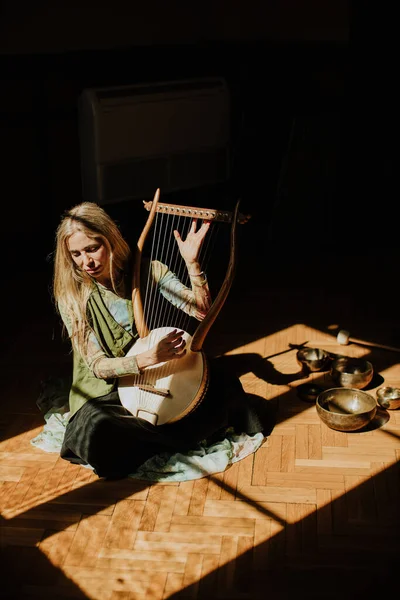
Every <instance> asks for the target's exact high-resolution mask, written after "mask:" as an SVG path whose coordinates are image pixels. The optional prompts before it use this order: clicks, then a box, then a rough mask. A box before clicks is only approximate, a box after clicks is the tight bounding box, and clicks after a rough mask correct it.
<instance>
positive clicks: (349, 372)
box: [330, 356, 374, 390]
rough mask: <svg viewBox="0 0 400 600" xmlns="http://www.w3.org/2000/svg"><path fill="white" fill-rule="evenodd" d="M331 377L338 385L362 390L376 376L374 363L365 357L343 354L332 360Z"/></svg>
mask: <svg viewBox="0 0 400 600" xmlns="http://www.w3.org/2000/svg"><path fill="white" fill-rule="evenodd" d="M330 372H331V378H332V380H333V382H334V383H335V384H336V385H337V386H341V387H347V388H356V389H358V390H362V389H364V388H365V387H367V385H368V384H369V383H370V381H371V380H372V377H373V376H374V368H373V366H372V363H370V362H369V361H368V360H365V359H364V358H350V357H348V356H341V357H340V358H336V359H335V360H334V361H332V364H331V370H330Z"/></svg>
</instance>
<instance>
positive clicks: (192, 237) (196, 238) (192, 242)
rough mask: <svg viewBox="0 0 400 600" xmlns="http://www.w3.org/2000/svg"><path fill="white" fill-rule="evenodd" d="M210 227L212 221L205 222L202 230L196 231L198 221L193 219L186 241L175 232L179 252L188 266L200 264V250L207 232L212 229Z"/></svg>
mask: <svg viewBox="0 0 400 600" xmlns="http://www.w3.org/2000/svg"><path fill="white" fill-rule="evenodd" d="M210 225H211V222H210V221H203V223H202V225H201V227H200V229H199V230H198V231H196V228H197V219H193V221H192V225H191V227H190V229H189V232H188V234H187V236H186V239H185V240H182V238H181V236H180V233H179V231H177V230H175V231H174V237H175V239H176V241H177V244H178V247H179V252H180V253H181V255H182V258H183V260H184V261H185V262H186V264H187V265H190V264H192V263H195V262H198V258H199V253H200V248H201V245H202V243H203V241H204V238H205V236H206V233H207V231H208V230H209V229H210Z"/></svg>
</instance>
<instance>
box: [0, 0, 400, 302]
mask: <svg viewBox="0 0 400 600" xmlns="http://www.w3.org/2000/svg"><path fill="white" fill-rule="evenodd" d="M385 11H386V12H385ZM371 24H372V25H373V27H372V28H371ZM394 25H395V20H394V17H393V15H391V14H389V13H388V11H387V9H384V8H383V9H382V8H380V9H379V12H378V9H375V12H374V11H373V10H372V9H368V7H365V6H363V5H362V3H360V4H357V3H348V2H345V1H342V0H330V1H325V2H319V1H318V0H314V1H311V0H310V1H305V2H296V1H295V0H285V1H280V2H278V1H273V2H266V1H264V2H261V1H258V2H256V1H251V0H248V1H246V2H235V1H221V2H202V3H191V2H147V3H144V4H143V3H135V2H130V3H128V2H113V3H104V4H102V5H101V6H99V4H98V3H96V2H81V3H79V5H78V3H77V4H76V6H73V5H72V3H71V2H56V3H50V2H49V1H38V2H34V3H29V4H28V3H23V2H18V1H12V0H6V1H3V3H2V18H1V30H0V33H1V56H0V61H1V94H0V127H1V143H2V150H3V159H2V162H1V165H2V172H1V183H2V194H1V198H2V201H1V207H2V237H1V245H2V256H3V265H4V266H5V270H6V275H5V280H6V281H10V282H13V283H14V284H15V283H16V282H18V283H19V284H21V281H24V280H25V281H28V280H27V279H26V277H28V278H29V277H30V278H31V279H33V280H34V281H35V282H37V285H35V286H34V288H35V290H34V294H43V303H44V305H45V304H46V302H47V301H48V289H47V284H48V282H49V281H50V279H51V257H49V255H50V254H51V252H52V250H53V241H54V230H55V227H56V226H57V224H58V221H59V218H60V215H61V214H62V212H63V211H64V210H65V209H67V208H69V207H71V206H73V205H74V204H76V203H78V202H80V201H81V199H82V198H81V173H80V153H79V137H78V113H77V101H78V97H79V95H80V93H81V91H82V90H83V89H84V88H85V87H92V86H93V87H94V86H112V85H127V84H134V83H141V82H145V81H146V82H148V81H160V80H176V79H187V78H196V77H209V76H214V75H215V76H222V77H224V78H225V79H226V81H227V82H228V85H229V87H230V90H231V94H232V106H233V112H232V138H233V141H234V165H233V172H232V180H231V181H230V182H229V194H231V195H232V204H233V202H234V200H235V199H236V198H237V197H241V198H242V210H243V212H249V213H251V214H252V219H251V221H250V222H249V224H247V225H246V226H245V229H244V230H243V233H242V234H241V235H242V239H241V254H240V256H241V263H240V265H239V267H240V266H242V269H243V272H244V271H245V272H246V274H248V273H249V272H250V273H251V274H252V275H253V274H254V276H255V277H256V278H257V279H258V280H260V279H261V280H263V281H266V280H267V279H268V278H271V277H272V275H271V274H275V275H277V276H282V277H292V276H293V277H294V278H295V279H296V278H297V279H298V280H299V281H300V280H301V279H303V280H304V279H305V283H304V285H309V283H310V274H311V275H312V276H314V275H315V278H316V279H317V280H318V281H325V282H326V281H328V285H332V286H335V285H336V284H338V283H339V285H340V284H341V283H342V281H345V284H346V285H348V284H350V285H352V284H355V285H357V286H361V285H367V286H368V289H369V290H373V292H374V293H375V290H377V289H379V286H382V285H383V286H385V288H386V289H387V288H388V287H390V286H391V285H394V283H392V282H391V281H390V280H389V279H388V278H389V277H394V278H395V279H396V278H397V272H396V273H395V272H394V266H395V265H397V260H398V239H397V238H398V220H397V216H396V205H397V203H398V201H397V199H396V195H398V192H397V177H396V178H395V172H394V157H395V156H396V149H397V133H396V123H397V111H398V106H397V92H395V89H396V76H395V72H396V71H395V69H394V52H393V45H394V39H395V36H394V35H392V33H391V32H392V31H393V30H394ZM154 185H155V187H157V182H154ZM205 193H206V190H205ZM109 210H110V212H111V213H112V214H113V216H115V217H116V218H117V219H118V220H119V222H121V223H123V226H124V227H127V223H129V220H130V219H132V221H133V222H135V223H136V222H137V218H138V215H140V217H139V218H142V213H141V212H140V209H138V207H137V204H132V203H130V202H126V203H123V204H120V205H113V206H110V208H109ZM250 265H251V266H254V270H251V269H250V270H249V267H250ZM289 265H290V267H291V271H290V273H289V272H288V271H286V269H287V268H288V266H289ZM240 273H241V271H240V270H239V276H240ZM38 277H41V278H42V279H41V280H40V282H39V281H38V279H37V278H38ZM343 278H344V279H343ZM29 281H30V280H29ZM43 282H44V284H45V285H43ZM21 285H22V284H21ZM43 290H45V292H44V293H43ZM380 296H381V294H380ZM7 297H12V292H11V293H10V295H7ZM12 306H13V307H15V306H16V305H15V301H14V300H13V301H12ZM17 306H18V303H17Z"/></svg>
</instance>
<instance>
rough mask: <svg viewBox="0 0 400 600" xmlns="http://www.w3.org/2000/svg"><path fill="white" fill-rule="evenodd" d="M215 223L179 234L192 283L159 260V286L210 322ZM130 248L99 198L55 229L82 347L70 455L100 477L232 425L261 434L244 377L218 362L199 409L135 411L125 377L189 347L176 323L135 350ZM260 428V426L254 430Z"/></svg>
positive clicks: (71, 318) (67, 444)
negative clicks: (121, 391) (206, 263)
mask: <svg viewBox="0 0 400 600" xmlns="http://www.w3.org/2000/svg"><path fill="white" fill-rule="evenodd" d="M209 226H210V223H209V222H206V221H203V223H202V225H201V226H200V227H199V229H198V230H197V222H196V220H193V222H192V225H191V228H190V230H189V233H188V235H187V237H186V239H185V240H183V239H182V238H181V236H180V234H179V232H178V231H175V232H174V236H175V240H176V243H177V244H178V248H179V251H180V254H181V256H182V258H183V260H184V261H185V263H186V267H187V270H188V274H189V277H190V282H191V288H188V287H186V286H184V285H183V284H182V283H181V282H180V281H179V279H178V278H177V277H176V276H175V275H174V274H173V273H172V272H171V271H170V270H169V269H168V267H167V266H166V265H163V264H162V263H160V262H158V261H154V262H153V263H152V264H151V272H152V276H153V278H154V281H155V283H156V285H157V288H158V290H159V291H160V293H161V294H163V296H165V297H166V298H167V299H168V300H169V301H170V302H171V303H173V304H174V305H175V306H177V307H178V308H179V309H181V310H183V311H184V312H186V313H187V314H189V315H191V316H193V317H195V318H196V319H198V320H202V319H203V318H204V316H205V314H206V313H207V311H208V309H209V307H210V304H211V298H210V291H209V287H208V284H207V279H206V277H205V275H204V273H202V272H201V269H200V265H199V262H198V257H199V252H200V249H201V246H202V243H203V240H204V238H205V236H206V234H207V231H208V229H209ZM131 273H132V265H131V253H130V249H129V247H128V245H127V243H126V241H125V240H124V239H123V237H122V235H121V233H120V231H119V228H118V226H117V225H116V223H115V222H114V221H113V220H112V219H111V218H110V216H109V215H108V214H107V213H106V212H105V211H104V210H103V209H102V208H101V207H100V206H98V205H97V204H94V203H90V202H84V203H82V204H79V205H77V206H75V207H74V208H72V209H71V210H70V211H69V212H67V213H66V214H65V215H64V217H63V219H62V221H61V223H60V225H59V226H58V229H57V233H56V252H55V266H54V281H53V293H54V300H55V303H56V307H57V309H58V310H59V313H60V315H61V318H62V320H63V323H64V325H65V328H66V331H67V332H68V335H69V338H70V340H71V344H72V350H73V377H72V386H71V390H70V394H69V405H70V406H69V407H70V418H69V422H68V425H67V428H66V432H65V437H64V442H63V446H62V449H61V456H62V457H63V458H65V459H66V460H69V461H71V462H76V463H80V464H89V465H91V466H92V467H93V468H94V470H95V472H96V473H97V475H98V476H99V477H121V476H126V475H128V474H129V473H132V472H134V471H135V469H136V468H137V467H138V466H139V465H141V464H143V463H144V462H145V461H146V460H147V459H148V458H150V457H152V456H154V455H155V454H158V453H160V452H164V451H170V452H174V451H177V450H180V451H185V450H187V449H190V448H193V447H195V446H196V444H197V443H198V442H199V441H201V440H204V439H206V438H208V437H209V436H212V435H213V434H215V433H216V432H218V431H224V429H226V427H228V426H233V427H235V428H236V429H240V432H246V433H249V434H254V433H256V432H258V431H261V425H260V423H259V421H258V419H257V416H256V415H254V414H253V413H252V412H251V410H250V409H248V408H247V406H246V401H245V399H246V396H245V394H244V391H243V389H242V387H241V384H240V381H239V380H238V379H237V378H231V377H226V375H225V374H223V373H220V372H219V371H218V369H217V368H216V365H214V364H213V361H211V365H210V386H209V390H208V392H207V395H206V397H205V399H204V400H203V401H202V403H201V404H200V406H199V407H198V408H197V409H196V410H195V411H194V412H193V413H191V414H189V415H188V416H186V417H184V418H183V419H181V420H180V421H178V422H176V423H173V424H166V425H160V426H154V425H152V424H150V423H148V422H147V421H145V420H143V419H140V418H137V417H135V416H133V415H132V414H131V413H130V412H129V411H127V410H126V409H125V408H124V407H123V406H122V404H121V402H120V400H119V397H118V389H117V388H118V380H119V378H121V377H124V376H128V375H132V374H141V373H142V372H143V371H144V370H145V369H146V368H148V367H151V366H153V365H156V364H158V363H161V362H167V361H170V360H172V359H179V358H182V357H183V356H184V355H185V352H186V349H185V341H184V339H183V337H182V335H183V331H180V330H173V331H172V332H171V333H169V334H168V335H166V336H165V337H164V338H163V339H161V340H160V341H159V342H158V343H156V344H155V345H154V346H153V347H152V348H150V349H149V350H147V351H145V352H142V353H140V354H136V355H135V356H126V354H127V352H128V350H129V349H130V348H131V347H132V345H133V344H134V342H135V340H136V339H137V337H138V334H137V331H136V328H135V323H134V318H133V311H132V302H131V287H130V282H131ZM250 430H251V431H250Z"/></svg>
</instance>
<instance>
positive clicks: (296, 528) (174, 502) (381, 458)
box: [0, 322, 400, 600]
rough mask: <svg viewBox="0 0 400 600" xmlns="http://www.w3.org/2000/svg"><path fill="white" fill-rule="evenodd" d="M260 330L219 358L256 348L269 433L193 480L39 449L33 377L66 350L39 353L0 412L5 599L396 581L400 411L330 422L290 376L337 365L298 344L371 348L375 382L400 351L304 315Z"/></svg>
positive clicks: (250, 593)
mask: <svg viewBox="0 0 400 600" xmlns="http://www.w3.org/2000/svg"><path fill="white" fill-rule="evenodd" d="M32 327H33V329H34V328H35V325H33V326H32ZM36 327H37V330H38V331H37V332H35V331H34V330H32V329H31V334H32V335H36V334H38V335H40V331H41V324H40V322H38V323H37V325H36ZM226 336H228V337H229V336H231V337H232V339H234V336H233V334H232V333H226ZM255 337H256V336H253V339H251V340H250V341H249V342H246V343H245V344H244V345H241V346H239V347H235V346H234V344H233V343H232V344H231V350H229V351H228V352H227V353H226V360H227V361H231V364H232V365H234V366H237V364H239V361H240V360H242V362H243V360H244V362H245V363H246V360H247V363H249V360H250V358H249V357H258V362H257V361H256V363H257V367H256V368H253V367H252V366H251V365H250V363H249V364H247V363H246V364H247V366H245V367H244V368H242V371H241V373H240V375H241V380H242V383H243V385H244V387H245V389H246V390H247V391H248V392H249V393H251V394H254V395H256V396H259V397H261V398H263V399H264V401H265V403H269V406H270V407H271V409H273V410H272V414H273V415H274V423H275V424H274V426H273V428H272V432H271V434H270V435H269V436H268V438H266V440H265V442H264V444H263V446H262V447H261V448H260V449H259V450H258V451H257V452H256V453H255V454H253V455H251V456H248V457H247V458H245V459H244V460H242V461H240V462H237V463H235V464H234V465H233V466H232V467H231V468H230V469H228V470H227V471H226V472H225V473H221V474H218V475H215V476H209V477H205V478H202V479H198V480H195V481H188V482H184V483H170V484H153V485H149V484H147V483H146V482H139V481H135V480H130V479H126V480H122V481H110V482H107V481H103V480H99V479H98V478H97V476H95V475H93V473H92V472H91V471H90V470H87V469H85V468H83V467H79V466H74V465H71V464H69V463H67V462H65V461H63V460H62V459H60V458H59V457H58V455H56V454H48V453H45V452H43V451H41V450H39V449H37V448H34V447H32V445H30V439H31V438H32V437H34V436H35V435H37V434H38V433H39V431H40V430H41V427H42V425H43V422H42V417H41V415H39V414H38V413H37V410H36V407H35V405H34V402H35V398H34V392H33V391H32V381H36V380H37V379H38V377H39V376H40V374H41V371H42V370H43V364H44V363H46V364H47V367H48V365H49V364H51V361H54V362H56V361H57V357H54V356H52V355H51V353H49V354H48V355H47V356H46V355H45V354H43V353H42V354H40V352H39V354H38V355H37V356H34V357H31V361H30V366H29V368H28V366H25V367H24V373H23V374H22V375H19V376H16V377H15V379H14V381H13V385H12V386H8V388H7V393H8V394H9V395H10V396H9V398H8V401H7V409H6V410H4V411H3V413H2V415H1V419H2V423H1V424H2V442H1V445H0V482H1V487H0V508H1V515H2V523H1V524H2V528H1V546H2V554H3V557H2V559H1V563H0V564H1V566H2V571H3V573H2V577H1V580H0V592H1V591H2V592H3V593H4V596H2V597H4V598H5V599H6V598H7V599H11V598H18V599H19V598H24V599H25V598H27V599H28V598H32V599H33V598H38V599H42V598H43V599H44V598H50V599H56V598H89V599H91V600H142V599H143V600H144V599H147V600H150V599H151V600H161V599H167V598H221V599H222V598H223V599H229V600H230V599H232V600H233V599H236V598H237V599H243V600H245V599H249V600H252V599H260V600H261V599H264V598H268V599H271V600H276V599H285V600H286V599H289V598H290V599H291V598H296V599H297V598H314V599H316V600H317V599H336V598H338V599H339V598H340V599H354V598H369V597H371V598H374V597H375V596H376V595H377V594H378V593H379V592H380V591H381V590H382V589H384V588H386V586H387V585H389V584H391V583H393V582H397V581H398V579H397V577H396V572H395V569H396V566H397V563H398V560H399V550H400V544H399V513H400V503H399V500H400V488H399V469H398V465H399V462H398V461H399V457H400V411H384V410H381V409H379V410H378V412H377V416H376V417H375V419H374V421H373V422H372V424H371V425H370V426H369V427H368V428H367V429H366V430H362V431H359V432H356V433H351V434H350V433H339V432H336V431H333V430H331V429H329V428H328V427H326V426H325V425H324V424H323V423H322V422H321V421H320V419H319V417H318V415H317V413H316V409H315V405H314V404H310V403H307V402H304V401H302V400H300V399H299V398H298V396H297V393H296V388H297V386H298V385H300V384H302V383H305V382H308V381H310V380H313V381H314V382H315V383H318V384H320V385H322V386H323V387H332V386H331V383H330V379H329V378H330V375H329V373H328V372H323V373H314V374H312V375H311V376H309V377H308V378H307V377H304V376H301V375H299V365H298V364H297V361H296V350H295V349H290V344H301V343H304V342H305V341H307V342H308V345H309V346H313V347H320V348H326V349H327V350H329V351H331V352H334V353H340V354H346V355H349V356H365V355H368V357H369V359H370V360H371V361H372V362H373V364H374V367H375V371H376V373H375V374H376V377H375V378H374V380H373V382H372V385H371V386H370V388H369V390H368V391H369V392H370V393H371V394H372V395H375V391H376V388H377V387H380V386H381V385H382V382H384V383H385V385H394V384H396V385H400V368H399V361H398V355H397V356H396V355H395V354H394V353H392V354H391V355H390V356H389V355H388V352H385V351H383V350H378V349H373V350H371V349H370V348H369V349H368V348H366V347H363V346H357V345H355V344H351V345H349V346H346V347H343V346H339V344H338V343H337V341H336V338H335V336H334V335H332V334H329V333H326V332H321V331H319V330H317V329H314V328H311V327H308V326H306V325H303V324H295V325H291V326H289V327H286V328H282V329H280V330H279V331H276V332H273V333H271V334H268V335H266V336H264V337H261V338H259V339H255ZM218 339H219V340H221V339H222V338H221V337H219V338H218ZM11 354H12V350H11ZM243 357H245V358H243ZM246 357H247V359H246ZM250 362H251V361H250ZM261 363H262V365H261ZM263 369H264V370H263ZM239 370H240V369H239ZM30 382H31V385H30ZM11 390H12V391H11ZM386 589H387V588H386Z"/></svg>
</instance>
